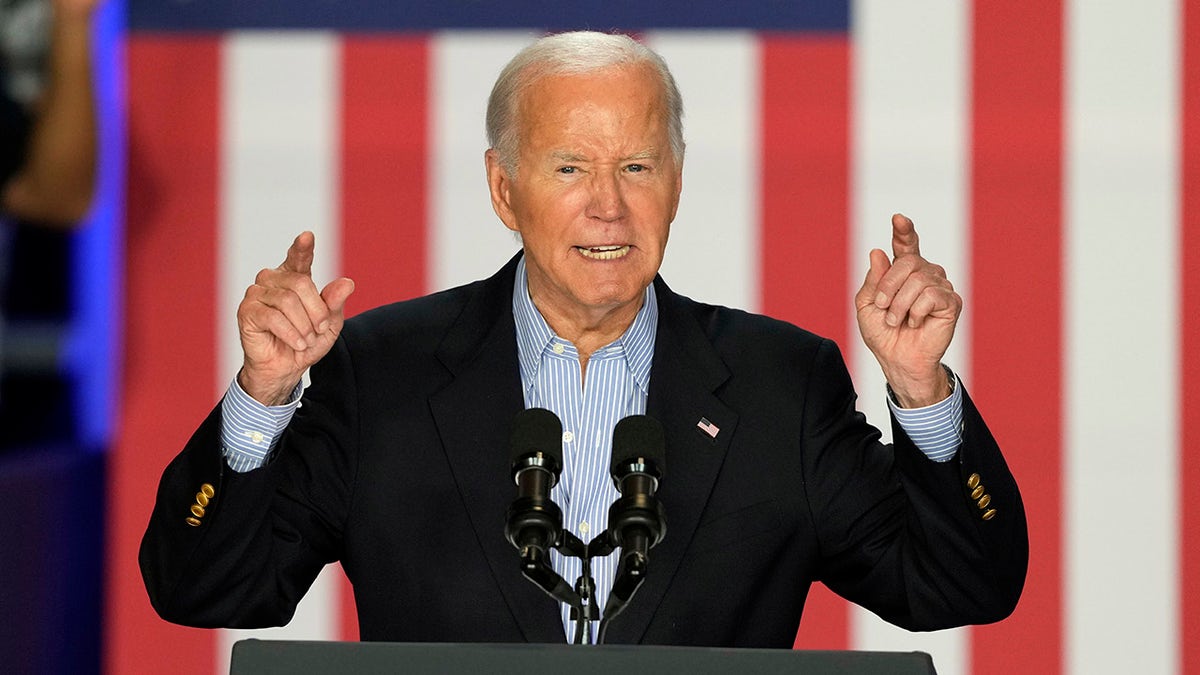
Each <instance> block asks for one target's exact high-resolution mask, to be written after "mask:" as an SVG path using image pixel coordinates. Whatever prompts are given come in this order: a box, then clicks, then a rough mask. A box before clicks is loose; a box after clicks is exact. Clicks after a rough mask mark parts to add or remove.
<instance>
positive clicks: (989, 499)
mask: <svg viewBox="0 0 1200 675" xmlns="http://www.w3.org/2000/svg"><path fill="white" fill-rule="evenodd" d="M991 503H992V496H991V495H984V496H983V497H982V498H981V499H980V500H979V508H980V509H986V508H987V507H988V504H991Z"/></svg>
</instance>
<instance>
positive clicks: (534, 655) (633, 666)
mask: <svg viewBox="0 0 1200 675" xmlns="http://www.w3.org/2000/svg"><path fill="white" fill-rule="evenodd" d="M229 672H230V675H274V674H275V673H279V674H280V675H284V674H286V675H292V674H293V673H305V674H306V675H322V674H324V673H330V674H333V673H336V674H337V675H342V674H343V673H345V674H347V675H360V674H366V673H370V674H374V673H471V674H472V675H482V674H483V673H489V674H490V673H499V674H505V673H513V674H514V675H515V674H518V673H519V674H520V675H528V673H530V672H554V673H571V674H572V675H574V674H591V673H595V675H613V674H614V673H630V672H646V673H686V674H687V675H706V674H708V673H721V674H725V673H789V674H796V673H800V674H802V675H826V674H829V675H832V674H834V673H836V674H837V675H931V674H935V673H936V671H935V670H934V668H933V659H932V658H931V657H930V656H929V654H926V653H924V652H852V651H791V650H787V649H719V648H710V647H654V646H634V645H601V646H579V645H565V644H563V645H533V644H478V643H472V644H453V643H440V644H425V643H402V642H306V641H289V640H241V641H239V642H237V643H236V644H234V646H233V657H232V660H231V661H230V669H229Z"/></svg>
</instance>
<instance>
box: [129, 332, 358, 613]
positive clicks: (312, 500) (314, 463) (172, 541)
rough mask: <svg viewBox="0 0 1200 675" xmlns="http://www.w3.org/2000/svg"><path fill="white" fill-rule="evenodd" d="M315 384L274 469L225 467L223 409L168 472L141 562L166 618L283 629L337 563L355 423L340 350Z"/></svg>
mask: <svg viewBox="0 0 1200 675" xmlns="http://www.w3.org/2000/svg"><path fill="white" fill-rule="evenodd" d="M313 382H314V383H315V384H314V385H313V386H312V387H310V388H309V390H308V391H307V392H306V393H305V397H304V400H303V404H302V406H301V408H300V410H298V411H297V413H296V416H295V417H294V418H293V420H292V422H291V424H290V426H289V427H288V429H287V430H286V431H284V433H283V435H282V436H281V438H280V441H279V445H278V447H277V449H276V455H275V459H274V460H273V461H272V462H270V463H269V464H267V465H266V466H263V467H261V468H258V469H254V470H252V471H248V472H245V473H237V472H235V471H232V470H230V469H228V468H227V467H226V465H225V460H224V458H223V457H222V453H221V446H220V432H221V407H220V406H219V405H218V406H217V407H216V409H214V410H213V411H212V413H211V414H210V415H209V416H208V418H207V419H206V420H205V421H204V422H203V423H202V424H201V425H200V427H199V429H197V430H196V432H195V433H194V434H193V435H192V437H191V439H190V440H189V442H188V444H187V445H186V446H185V447H184V449H183V451H182V452H181V453H180V454H179V455H178V456H176V457H175V459H174V460H173V461H172V462H171V463H170V464H169V465H168V466H167V468H166V470H165V471H164V472H163V475H162V479H161V480H160V482H159V486H158V493H157V498H156V501H155V505H154V510H153V512H152V514H151V517H150V523H149V526H148V527H147V529H146V533H145V535H144V536H143V538H142V544H141V549H140V551H139V556H138V562H139V565H140V567H141V571H142V578H143V580H144V582H145V584H146V590H147V592H148V594H149V596H150V601H151V604H152V605H153V606H154V609H155V610H156V611H157V612H158V614H159V615H160V616H161V617H162V618H164V619H166V620H168V621H172V622H175V623H180V624H184V625H189V626H198V627H206V628H213V627H228V628H259V627H266V626H280V625H284V624H286V623H287V622H288V621H289V620H291V617H292V615H293V614H294V612H295V609H296V605H297V603H298V602H299V601H300V598H301V597H303V595H304V593H305V592H306V591H307V590H308V588H309V586H311V585H312V582H313V580H314V579H315V578H316V576H317V574H318V573H319V572H320V571H321V568H322V567H323V566H324V565H325V564H326V563H329V562H331V561H334V560H336V559H338V558H339V557H340V555H341V532H342V530H343V526H344V523H345V518H346V512H347V508H348V503H349V494H350V490H351V485H352V483H353V476H354V465H353V461H352V453H351V451H350V448H352V447H353V442H354V438H355V437H354V434H353V433H352V430H353V429H354V428H355V419H356V405H355V403H354V400H355V396H354V391H355V389H354V382H353V374H352V371H351V369H350V359H349V356H348V354H347V350H346V347H345V344H344V341H341V340H339V342H338V343H337V344H336V345H335V347H334V349H333V351H331V352H330V354H329V355H327V356H326V358H325V359H323V360H322V361H321V362H320V363H319V364H317V365H316V366H314V368H313ZM316 383H319V384H316Z"/></svg>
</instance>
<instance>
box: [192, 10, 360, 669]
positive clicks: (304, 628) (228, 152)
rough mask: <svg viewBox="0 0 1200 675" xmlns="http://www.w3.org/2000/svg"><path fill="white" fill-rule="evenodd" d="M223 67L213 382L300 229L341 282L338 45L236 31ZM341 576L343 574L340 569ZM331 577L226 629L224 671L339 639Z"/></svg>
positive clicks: (318, 261) (327, 272)
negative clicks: (291, 602)
mask: <svg viewBox="0 0 1200 675" xmlns="http://www.w3.org/2000/svg"><path fill="white" fill-rule="evenodd" d="M222 55H223V62H222V94H223V97H222V101H223V105H222V111H221V114H222V120H221V121H222V162H223V167H222V168H223V170H222V172H221V223H220V226H221V227H220V233H221V234H220V237H221V242H220V246H221V260H222V263H223V264H222V267H221V270H220V273H219V274H220V289H221V290H220V293H221V297H220V299H219V303H218V308H219V309H218V318H219V320H218V325H219V326H220V328H219V331H220V335H219V343H218V345H219V349H218V357H217V364H218V366H217V378H216V381H217V382H219V383H221V384H222V385H224V384H226V383H228V382H229V381H230V378H231V377H232V376H233V374H234V373H235V372H237V369H238V368H239V367H240V366H241V347H240V345H239V342H238V338H237V330H236V325H235V321H234V317H235V316H236V312H237V305H238V303H239V302H240V301H241V299H242V295H243V293H244V292H245V289H246V287H247V286H248V285H249V284H251V283H252V282H253V281H254V276H255V274H257V272H258V270H260V269H262V268H264V267H274V266H276V265H278V264H279V263H280V262H282V261H283V259H284V256H285V253H286V251H287V248H288V246H289V245H290V244H291V241H292V239H293V238H294V237H295V236H296V235H297V234H299V233H300V232H301V231H302V230H306V229H308V230H312V231H313V232H314V234H315V235H316V242H317V249H316V257H315V260H314V263H313V273H314V274H313V276H314V278H315V279H316V280H317V282H318V284H321V283H323V282H327V281H328V280H329V279H330V278H332V277H333V276H334V270H335V267H336V265H337V261H338V258H339V256H338V241H339V240H338V236H337V232H336V223H335V218H336V213H335V210H336V204H337V169H336V167H337V166H338V163H337V153H338V140H337V139H338V135H337V134H338V128H339V122H338V113H337V109H338V108H337V105H338V104H337V102H338V100H339V99H340V85H339V68H340V59H339V43H338V41H337V40H336V38H335V37H333V36H332V35H330V34H326V33H315V32H308V33H278V32H272V33H252V32H239V33H234V34H232V35H231V37H230V38H228V39H227V40H226V42H225V45H224V48H223V51H222ZM333 572H334V573H337V570H333ZM330 578H331V577H330V571H329V570H327V571H326V573H324V574H322V576H321V578H320V579H318V581H317V583H316V584H314V585H313V587H312V589H310V590H309V592H308V594H307V595H306V596H305V598H304V601H303V602H301V603H300V607H299V609H298V610H297V613H296V616H295V617H294V618H293V619H292V622H291V624H290V625H289V626H288V627H287V628H283V629H273V630H270V631H261V632H260V631H253V632H250V631H220V639H219V640H218V641H217V642H218V647H217V650H218V654H217V661H218V663H217V672H228V658H229V650H230V649H231V647H232V645H233V642H234V641H236V640H239V639H242V638H244V637H249V636H251V635H254V636H260V637H269V638H272V639H284V638H287V639H332V638H335V637H336V621H337V617H338V611H337V602H336V598H335V596H334V593H333V589H334V586H333V585H332V584H330V583H329V582H328V580H329V579H330Z"/></svg>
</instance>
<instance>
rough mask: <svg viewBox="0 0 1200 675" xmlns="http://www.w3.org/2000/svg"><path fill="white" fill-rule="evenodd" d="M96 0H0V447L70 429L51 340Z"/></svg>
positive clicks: (86, 124)
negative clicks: (66, 419) (64, 418)
mask: <svg viewBox="0 0 1200 675" xmlns="http://www.w3.org/2000/svg"><path fill="white" fill-rule="evenodd" d="M99 1H100V0H0V422H2V423H0V429H4V431H2V432H0V446H8V445H12V444H14V443H22V442H27V441H30V440H33V439H36V438H37V437H39V436H40V435H42V434H45V433H48V432H49V431H50V430H51V429H60V430H65V429H69V428H70V425H66V424H62V419H63V416H64V415H68V416H69V415H70V409H69V405H67V402H68V400H69V399H68V397H67V395H66V392H67V386H66V384H65V382H63V379H64V378H63V377H62V376H61V375H60V374H59V373H58V369H57V343H58V334H59V332H60V329H61V325H62V323H63V322H65V321H66V319H67V316H68V313H69V311H70V307H69V305H70V302H69V298H70V291H69V289H70V274H69V257H70V256H69V243H70V232H71V231H72V230H73V229H74V228H76V227H77V226H78V225H79V223H80V222H81V220H82V219H83V217H84V216H85V215H86V213H87V211H88V207H89V205H90V203H91V200H92V194H93V192H94V189H95V183H96V154H97V153H96V146H97V141H96V136H97V134H96V113H95V103H94V95H93V84H92V69H91V47H92V44H91V43H92V41H91V23H92V15H93V14H94V12H95V9H96V7H97V5H98V4H99ZM6 324H7V326H6ZM56 326H57V327H58V328H56ZM34 411H38V412H37V413H36V414H35V416H33V417H31V416H30V415H31V414H33V412H34Z"/></svg>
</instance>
